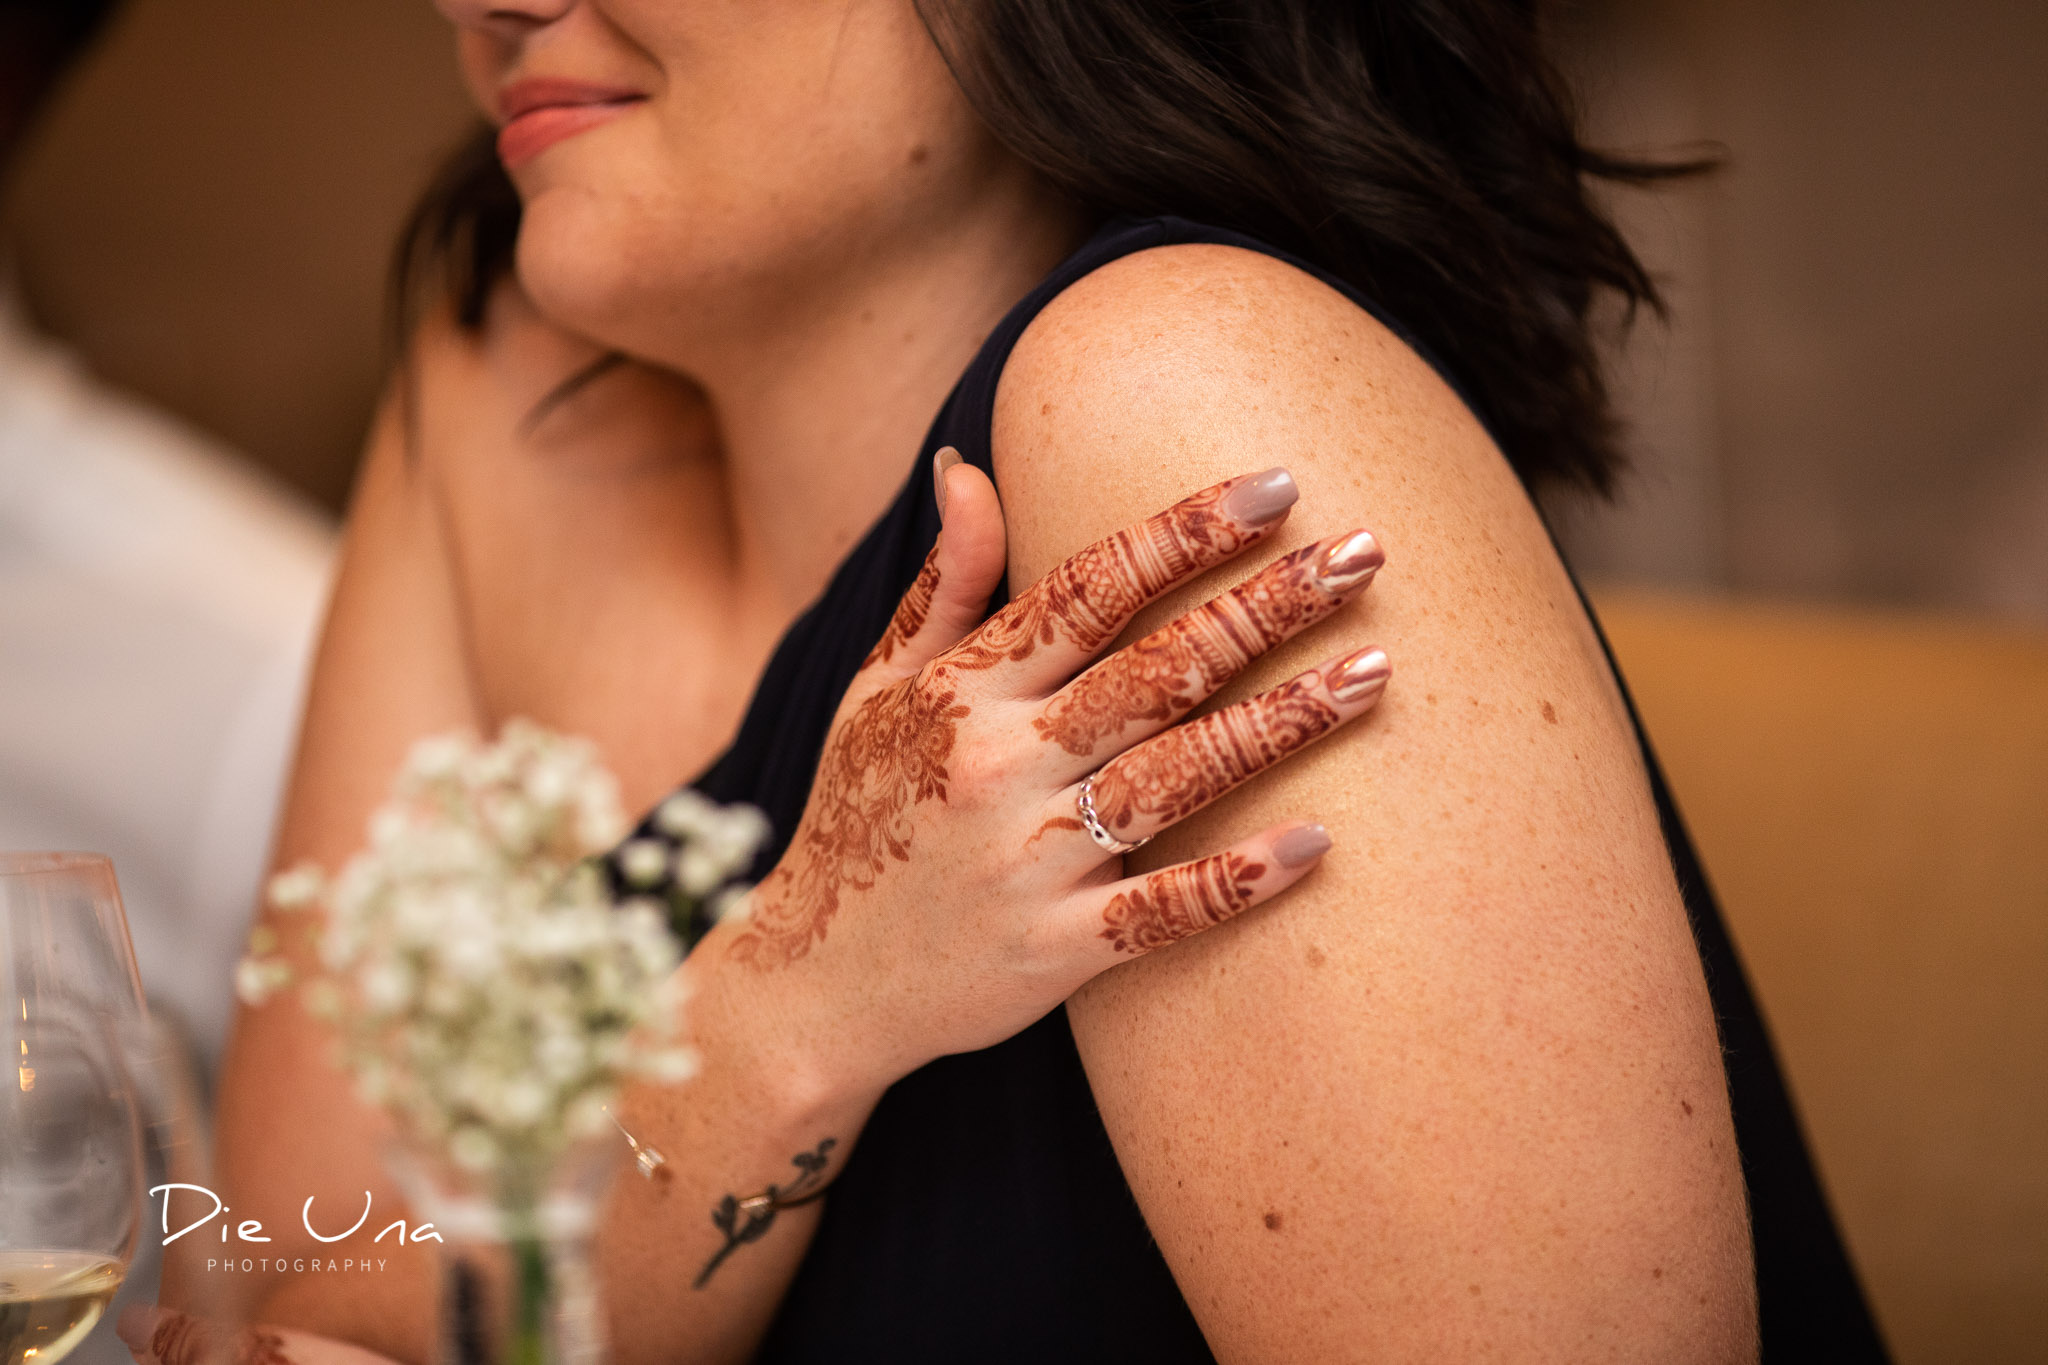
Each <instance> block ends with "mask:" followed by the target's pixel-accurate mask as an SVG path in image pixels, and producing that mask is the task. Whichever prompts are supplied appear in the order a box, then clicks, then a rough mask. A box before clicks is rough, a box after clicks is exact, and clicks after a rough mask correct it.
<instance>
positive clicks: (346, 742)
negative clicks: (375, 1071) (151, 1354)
mask: <svg viewBox="0 0 2048 1365" xmlns="http://www.w3.org/2000/svg"><path fill="white" fill-rule="evenodd" d="M476 724H477V716H476V711H475V708H474V706H473V705H472V703H471V700H470V687H469V682H468V673H467V670H466V668H465V665H464V659H463V651H462V645H461V633H460V631H459V629H458V623H457V613H456V602H455V592H454V585H453V583H452V582H451V578H450V574H449V569H448V560H447V556H446V554H445V552H444V549H443V546H442V539H441V532H440V526H439V519H438V515H437V513H436V509H435V505H434V500H433V498H432V497H431V496H430V491H429V487H428V478H427V474H426V472H425V470H424V469H423V468H422V466H421V463H420V461H419V460H417V459H415V458H412V457H410V456H409V455H408V453H407V451H406V449H405V441H404V437H403V427H402V425H401V420H400V416H399V411H398V405H397V403H396V402H387V403H386V404H385V407H384V410H383V411H382V412H381V413H380V414H379V416H378V420H377V423H376V426H375V428H374V429H373V432H372V436H371V442H370V448H369V452H368V455H367V458H366V461H365V464H364V469H363V473H362V476H361V478H360V480H359V482H358V485H357V489H356V495H355V499H354V503H353V505H352V507H351V509H350V512H349V519H348V527H347V531H346V534H345V537H344V540H343V547H342V556H341V567H340V572H339V574H338V576H337V579H336V583H335V589H334V595H333V598H332V601H331V602H330V604H329V607H328V614H327V621H326V624H325V627H324V629H323V631H322V634H321V640H320V645H319V650H318V653H317V655H316V656H315V662H314V667H313V676H312V682H311V685H310V688H309V691H308V696H307V702H306V711H305V718H304V722H303V725H302V728H301V732H300V736H299V745H298V752H297V756H296V759H295V761H294V764H293V769H292V776H291V781H290V784H289V787H288V789H287V795H286V799H285V808H284V812H283V815H282V819H281V821H280V825H279V834H278V846H277V850H276V865H277V866H280V867H284V866H291V865H293V864H295V863H297V862H300V861H302V860H306V859H312V860H314V861H316V862H318V863H320V864H321V865H323V866H325V867H328V868H330V869H333V868H338V867H339V866H341V865H342V864H343V863H344V862H345V861H346V860H347V859H348V858H349V857H350V856H351V855H353V854H354V853H355V852H356V851H357V850H358V849H359V848H360V846H361V844H362V841H363V837H364V828H365V825H366V823H367V820H368V817H369V814H370V812H371V810H372V809H374V808H375V807H376V806H377V805H378V804H379V803H380V802H381V801H382V800H383V799H384V797H385V795H386V794H387V793H388V790H389V785H390V781H391V776H392V774H393V773H395V772H396V771H397V770H398V768H399V765H400V763H401V761H402V760H403V758H404V755H405V753H406V750H407V749H408V748H409V747H410V746H411V745H412V743H413V742H414V741H415V740H417V739H418V738H420V737H421V736H422V735H426V734H431V733H435V732H438V731H444V730H449V729H453V728H457V727H465V726H467V727H474V726H475V725H476ZM273 922H275V921H273ZM279 927H280V929H285V930H288V931H291V930H295V929H296V927H297V926H296V925H295V924H292V923H285V924H280V925H279ZM331 1048H332V1036H331V1034H330V1033H328V1032H327V1031H326V1029H325V1028H324V1027H323V1026H322V1025H320V1024H318V1023H317V1022H315V1021H314V1020H312V1019H311V1018H310V1017H308V1016H307V1015H305V1014H304V1013H303V1012H302V1011H301V1010H300V1008H299V1007H298V1005H297V1004H296V1003H295V1002H294V1001H293V1000H292V999H291V998H290V997H288V996H284V997H279V998H277V999H274V1000H272V1001H271V1002H269V1003H267V1004H265V1005H264V1006H262V1007H260V1009H258V1010H255V1011H251V1010H250V1009H249V1008H248V1007H246V1006H245V1007H243V1011H242V1013H241V1015H240V1017H239V1018H238V1020H237V1026H236V1029H235V1035H234V1038H233V1041H232V1043H231V1045H230V1048H229V1054H228V1058H227V1063H226V1067H225V1070H224V1073H223V1076H222V1085H221V1095H220V1106H219V1116H218V1118H219V1128H220V1163H219V1164H220V1171H219V1181H218V1188H219V1191H220V1194H221V1197H222V1198H223V1199H225V1200H226V1202H227V1203H228V1205H229V1207H230V1208H231V1209H232V1210H233V1214H232V1217H234V1218H235V1219H241V1218H244V1217H247V1218H254V1219H257V1220H259V1221H261V1222H262V1223H263V1224H264V1228H263V1231H264V1233H265V1234H266V1235H268V1236H270V1237H271V1238H272V1239H273V1241H272V1242H271V1244H270V1245H268V1246H262V1247H237V1248H232V1249H233V1250H235V1251H237V1253H238V1254H240V1253H242V1252H247V1253H248V1254H251V1255H256V1254H262V1255H265V1256H270V1257H286V1258H290V1257H293V1256H296V1255H306V1254H311V1253H315V1252H322V1251H326V1250H330V1249H328V1248H323V1247H322V1246H321V1245H320V1244H318V1243H315V1242H313V1241H311V1239H310V1238H308V1237H307V1236H306V1234H305V1232H304V1230H303V1229H302V1227H301V1225H300V1216H301V1215H300V1210H301V1205H302V1203H303V1202H304V1201H305V1200H306V1199H307V1197H308V1196H313V1197H315V1200H316V1203H315V1206H314V1213H313V1217H314V1219H315V1223H316V1225H321V1224H322V1222H323V1220H324V1222H325V1223H326V1224H331V1225H334V1226H333V1227H332V1228H329V1227H326V1226H323V1228H322V1230H323V1231H333V1230H339V1229H340V1228H345V1227H347V1226H348V1225H349V1223H350V1222H351V1221H353V1220H354V1219H355V1217H356V1215H357V1214H358V1213H360V1212H361V1211H362V1206H363V1198H364V1192H365V1191H366V1190H367V1191H370V1192H372V1196H373V1199H374V1208H373V1211H372V1214H371V1219H372V1222H371V1223H370V1224H368V1225H367V1231H365V1232H364V1234H363V1235H362V1236H361V1237H358V1238H354V1239H351V1242H350V1245H351V1246H356V1247H358V1254H361V1252H362V1251H363V1250H367V1249H368V1243H369V1236H370V1234H371V1233H373V1232H375V1231H376V1229H378V1228H382V1227H384V1226H386V1225H387V1224H388V1223H389V1221H390V1220H391V1219H393V1218H397V1217H400V1216H401V1212H400V1210H399V1207H398V1197H397V1194H396V1192H395V1190H394V1189H393V1187H392V1185H391V1183H390V1181H389V1179H388V1178H387V1176H386V1174H385V1172H384V1171H383V1169H382V1167H381V1163H380V1161H379V1157H378V1154H379V1148H380V1143H381V1137H382V1130H381V1128H380V1126H379V1124H378V1121H377V1120H376V1118H375V1116H374V1114H373V1113H372V1111H371V1110H369V1109H368V1108H367V1107H365V1106H363V1105H361V1104H359V1103H358V1102H357V1101H356V1099H355V1096H354V1087H353V1086H352V1085H351V1084H350V1083H349V1082H348V1080H347V1078H346V1077H345V1076H344V1075H343V1074H342V1073H341V1072H340V1071H338V1070H337V1069H336V1068H335V1067H334V1066H333V1065H332V1063H331V1061H330V1060H329V1058H330V1053H331ZM205 1231H206V1232H207V1233H211V1232H212V1231H213V1229H212V1228H211V1227H208V1228H207V1229H206V1230H205ZM189 1240H190V1241H191V1242H193V1243H197V1242H199V1241H200V1240H201V1238H200V1237H199V1236H198V1235H195V1236H194V1237H193V1238H191V1239H189ZM209 1250H210V1251H212V1252H214V1253H219V1252H220V1251H221V1248H219V1247H218V1246H216V1247H213V1248H201V1249H198V1250H194V1249H192V1248H190V1247H188V1248H187V1252H188V1255H192V1256H204V1255H206V1254H207V1252H208V1251H209ZM429 1250H431V1249H429ZM375 1255H376V1256H377V1257H378V1258H381V1259H382V1260H383V1261H384V1262H386V1263H387V1264H386V1265H385V1266H384V1267H383V1269H382V1273H376V1274H364V1275H349V1276H346V1277H345V1282H343V1277H337V1276H328V1275H312V1274H303V1275H300V1274H279V1275H272V1276H255V1277H240V1276H238V1277H237V1279H241V1280H247V1281H251V1282H250V1283H247V1284H245V1285H243V1286H241V1291H242V1292H243V1293H244V1294H246V1295H247V1296H248V1298H247V1301H246V1302H245V1303H244V1305H243V1311H254V1312H256V1313H258V1314H259V1315H260V1318H261V1320H263V1321H266V1322H270V1323H275V1324H280V1325H290V1326H293V1327H299V1328H304V1329H306V1330H309V1331H313V1332H320V1333H324V1334H327V1335H331V1336H334V1337H337V1338H341V1339H345V1340H351V1341H355V1342H359V1343H360V1344H362V1345H365V1346H368V1347H370V1348H371V1349H373V1350H376V1351H379V1352H381V1353H383V1354H385V1355H389V1356H392V1357H394V1358H396V1359H407V1358H412V1357H417V1356H418V1355H419V1354H420V1353H421V1352H422V1351H423V1350H425V1349H426V1348H427V1347H428V1346H429V1345H430V1343H431V1340H432V1337H431V1317H430V1314H431V1304H430V1302H429V1300H428V1299H427V1298H426V1295H427V1294H428V1293H430V1292H431V1290H432V1287H433V1285H434V1283H435V1279H434V1275H433V1273H432V1269H431V1262H430V1258H429V1259H427V1260H421V1259H420V1255H421V1254H420V1253H419V1252H417V1251H415V1250H414V1249H412V1248H410V1247H405V1248H400V1247H399V1245H398V1244H397V1239H395V1238H388V1237H387V1238H385V1239H383V1240H382V1241H380V1242H379V1243H378V1244H377V1246H376V1247H375ZM323 1259H324V1258H323ZM415 1261H418V1262H419V1263H417V1264H415V1263H414V1262H415ZM183 1269H184V1270H185V1272H186V1274H187V1275H188V1276H193V1275H196V1274H197V1273H199V1268H198V1267H197V1266H193V1265H188V1266H186V1267H183ZM166 1297H167V1301H181V1302H183V1303H186V1304H192V1305H194V1306H197V1307H200V1308H211V1307H213V1306H214V1305H212V1304H210V1303H209V1302H208V1301H207V1299H208V1297H209V1296H207V1295H206V1294H205V1289H204V1286H201V1285H197V1284H193V1283H192V1282H191V1281H190V1280H189V1279H188V1280H185V1281H182V1282H181V1289H180V1292H178V1293H177V1294H176V1295H167V1296H166ZM371 1304H376V1305H378V1308H377V1309H376V1310H375V1311H366V1307H367V1306H368V1305H371Z"/></svg>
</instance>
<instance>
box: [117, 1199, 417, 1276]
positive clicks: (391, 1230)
mask: <svg viewBox="0 0 2048 1365" xmlns="http://www.w3.org/2000/svg"><path fill="white" fill-rule="evenodd" d="M149 1193H150V1195H151V1197H152V1198H154V1197H158V1196H161V1197H162V1199H163V1206H162V1210H161V1217H160V1219H159V1226H160V1227H161V1229H162V1231H163V1245H164V1246H167V1247H168V1246H170V1245H171V1244H172V1243H173V1242H176V1241H178V1240H179V1239H180V1238H182V1237H185V1236H187V1235H188V1234H197V1233H200V1232H201V1230H202V1229H204V1228H207V1227H209V1226H210V1225H212V1224H214V1223H216V1222H217V1223H218V1224H219V1227H220V1241H221V1244H222V1245H221V1248H220V1251H219V1252H218V1254H215V1255H210V1256H208V1257H207V1260H206V1268H207V1269H208V1270H211V1271H220V1272H248V1273H252V1274H262V1273H268V1274H278V1273H280V1272H290V1273H294V1274H299V1273H310V1272H314V1271H323V1272H324V1271H333V1272H354V1273H362V1272H368V1271H381V1270H383V1269H384V1266H385V1263H386V1261H387V1260H388V1259H389V1258H388V1257H384V1256H378V1255H376V1254H375V1253H376V1252H377V1251H379V1250H385V1249H388V1248H389V1247H392V1246H401V1247H402V1246H409V1245H414V1244H417V1243H420V1242H439V1241H440V1240H441V1234H440V1233H439V1232H437V1231H436V1230H435V1228H434V1225H433V1224H432V1223H417V1224H414V1223H408V1222H407V1221H406V1220H405V1219H403V1218H394V1219H392V1220H391V1221H390V1222H389V1223H386V1224H385V1225H384V1226H383V1227H382V1228H381V1229H379V1230H378V1231H377V1233H376V1234H375V1235H374V1236H369V1240H368V1242H367V1243H365V1242H364V1241H363V1238H364V1236H366V1235H368V1234H369V1227H370V1215H371V1213H372V1211H373V1207H374V1204H375V1200H374V1199H373V1198H372V1197H371V1195H370V1192H369V1191H368V1190H364V1191H363V1209H362V1212H361V1213H359V1214H357V1215H356V1219H355V1222H354V1223H352V1224H350V1225H349V1226H347V1227H345V1228H342V1229H341V1230H339V1231H335V1230H334V1229H333V1228H331V1227H330V1228H327V1229H324V1230H323V1228H322V1227H321V1226H320V1225H321V1223H322V1222H324V1221H326V1220H324V1219H321V1218H319V1217H318V1216H317V1215H316V1214H315V1212H314V1208H313V1203H314V1196H312V1195H307V1196H306V1202H305V1203H304V1204H302V1205H300V1206H299V1226H300V1227H302V1228H304V1229H305V1230H306V1235H307V1236H308V1237H311V1238H312V1239H313V1240H314V1241H316V1242H319V1243H321V1244H322V1245H325V1246H334V1247H336V1248H337V1252H338V1253H345V1254H335V1255H328V1256H320V1255H294V1256H272V1255H269V1254H268V1253H266V1252H264V1251H263V1250H262V1247H263V1246H264V1245H265V1244H266V1243H268V1242H269V1241H270V1240H271V1238H270V1234H269V1233H267V1232H266V1231H264V1227H263V1221H262V1220H261V1219H259V1218H242V1219H233V1218H230V1217H229V1216H228V1215H229V1214H230V1213H232V1212H233V1210H232V1209H230V1208H229V1207H228V1206H227V1203H226V1201H225V1200H223V1199H222V1198H221V1197H220V1196H219V1195H217V1194H215V1193H214V1192H213V1191H212V1190H210V1189H208V1188H207V1187H206V1186H204V1185H188V1184H184V1183H182V1182H172V1183H169V1184H164V1185H152V1186H151V1187H150V1190H149ZM174 1197H177V1202H178V1216H179V1217H180V1218H185V1217H188V1216H189V1215H191V1214H192V1213H193V1212H195V1210H197V1211H198V1216H197V1217H194V1218H191V1219H190V1221H188V1222H185V1223H184V1224H182V1225H181V1226H180V1227H178V1228H177V1229H176V1230H175V1231H173V1230H172V1227H171V1218H172V1214H171V1203H172V1200H173V1198H174ZM208 1203H210V1204H211V1205H212V1207H211V1208H206V1207H205V1206H206V1205H207V1204H208ZM342 1216H343V1217H346V1215H345V1214H344V1215H342ZM335 1221H336V1222H338V1221H339V1219H336V1220H335ZM387 1238H389V1239H391V1240H390V1241H388V1242H387V1241H386V1240H385V1239H387ZM209 1240H211V1239H209ZM344 1244H345V1245H344ZM209 1250H211V1248H209Z"/></svg>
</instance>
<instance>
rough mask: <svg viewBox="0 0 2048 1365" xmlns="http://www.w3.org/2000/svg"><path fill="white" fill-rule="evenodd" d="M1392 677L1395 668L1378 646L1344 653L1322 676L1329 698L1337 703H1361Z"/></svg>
mask: <svg viewBox="0 0 2048 1365" xmlns="http://www.w3.org/2000/svg"><path fill="white" fill-rule="evenodd" d="M1393 676H1394V666H1393V664H1391V663H1389V662H1388V661H1387V652H1386V651H1385V650H1384V649H1381V648H1380V647H1379V646H1377V645H1369V646H1367V647H1366V648H1364V649H1361V650H1356V651H1354V652H1352V653H1350V654H1346V655H1345V656H1344V657H1343V658H1341V659H1339V660H1338V661H1337V662H1336V663H1334V664H1332V665H1331V666H1330V671H1329V672H1328V673H1327V674H1326V675H1325V681H1326V682H1327V684H1328V686H1329V689H1330V695H1331V696H1333V697H1335V698H1336V699H1337V700H1338V701H1342V702H1352V701H1364V700H1365V699H1366V698H1367V697H1370V696H1371V695H1372V694H1373V693H1375V692H1377V691H1379V690H1380V689H1381V688H1383V687H1385V686H1386V685H1387V679H1388V678H1391V677H1393Z"/></svg>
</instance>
